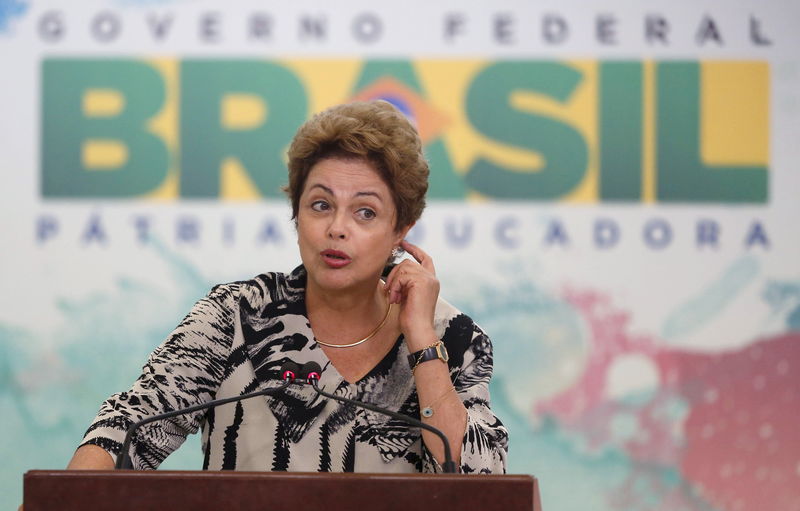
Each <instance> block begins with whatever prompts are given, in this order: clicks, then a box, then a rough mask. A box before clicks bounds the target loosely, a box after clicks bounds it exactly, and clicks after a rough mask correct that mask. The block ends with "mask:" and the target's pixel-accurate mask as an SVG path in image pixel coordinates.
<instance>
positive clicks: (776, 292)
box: [762, 281, 800, 331]
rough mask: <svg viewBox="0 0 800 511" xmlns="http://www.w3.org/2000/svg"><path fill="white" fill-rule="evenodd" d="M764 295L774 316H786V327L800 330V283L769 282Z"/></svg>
mask: <svg viewBox="0 0 800 511" xmlns="http://www.w3.org/2000/svg"><path fill="white" fill-rule="evenodd" d="M762 296H763V298H764V301H765V302H766V303H767V305H769V307H770V309H771V311H772V314H773V315H774V316H778V317H779V316H781V315H785V316H786V320H785V323H786V328H788V329H789V330H795V331H798V330H800V283H797V282H777V281H771V282H768V283H767V286H766V288H765V289H764V293H763V294H762Z"/></svg>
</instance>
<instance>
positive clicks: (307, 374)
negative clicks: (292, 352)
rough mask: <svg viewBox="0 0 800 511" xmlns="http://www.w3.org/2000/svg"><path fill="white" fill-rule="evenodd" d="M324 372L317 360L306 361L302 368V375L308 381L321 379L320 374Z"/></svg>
mask: <svg viewBox="0 0 800 511" xmlns="http://www.w3.org/2000/svg"><path fill="white" fill-rule="evenodd" d="M320 373H322V368H321V367H320V365H319V364H318V363H316V362H306V363H305V364H303V367H302V368H301V369H300V377H301V378H305V379H306V380H308V381H311V380H316V381H319V375H320Z"/></svg>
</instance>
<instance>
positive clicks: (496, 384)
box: [459, 263, 800, 511]
mask: <svg viewBox="0 0 800 511" xmlns="http://www.w3.org/2000/svg"><path fill="white" fill-rule="evenodd" d="M742 268H744V269H746V270H748V273H752V271H750V270H751V269H750V268H749V267H746V266H743V264H742V263H739V264H738V266H737V265H734V266H733V267H732V268H731V269H730V270H729V271H727V272H726V273H725V275H726V276H729V275H733V276H734V277H737V278H738V277H740V276H741V275H740V274H741V273H742V272H741V271H739V270H742ZM511 273H512V274H513V276H511V275H510V276H509V279H508V282H507V283H506V284H507V285H506V286H503V285H502V284H499V285H498V284H497V283H496V282H495V283H493V284H492V286H491V287H490V286H487V285H485V283H484V284H483V285H481V286H477V290H476V291H475V292H474V293H473V294H472V295H470V294H469V293H467V294H466V295H467V296H470V299H471V300H472V301H471V304H470V307H469V308H470V309H471V310H469V311H467V312H469V313H470V314H472V315H473V317H475V318H476V320H477V321H478V322H479V324H481V325H482V326H483V327H484V328H485V329H486V330H487V331H488V332H490V333H491V336H492V339H493V341H494V347H495V377H494V380H493V382H492V399H493V408H494V409H495V410H496V412H497V413H498V415H499V416H500V417H501V419H502V420H503V421H504V422H505V423H506V424H507V426H508V427H509V430H510V433H511V453H510V458H509V459H510V463H511V466H510V469H511V471H512V472H524V473H533V474H535V475H537V476H538V477H539V479H540V483H541V485H542V493H543V500H544V503H543V504H544V505H545V506H546V507H552V506H554V507H555V508H556V509H559V510H582V509H592V510H599V511H622V510H625V511H646V510H647V511H650V510H664V511H666V510H676V509H677V510H685V511H749V510H763V509H781V510H787V511H800V435H799V434H798V431H800V430H798V417H800V414H798V411H800V331H797V329H796V327H795V322H796V316H797V315H798V307H800V305H799V304H800V286H797V285H795V284H793V283H777V282H767V284H766V286H764V287H765V291H764V292H763V294H762V298H763V299H764V301H765V302H766V303H767V304H768V305H769V306H770V308H771V309H772V310H773V314H774V315H775V316H776V317H780V318H782V321H783V324H784V332H783V333H780V334H776V335H769V336H764V337H761V338H756V339H752V340H751V341H750V342H749V343H747V345H746V347H744V348H737V349H731V350H728V351H721V350H717V349H715V350H713V351H708V352H703V351H696V352H690V351H687V350H685V349H676V348H675V347H673V346H672V345H671V343H669V342H668V341H667V340H665V339H663V338H660V337H658V336H656V335H653V334H647V333H637V332H632V331H631V327H630V325H631V324H632V314H631V313H630V312H628V311H625V310H620V309H619V308H618V307H616V306H615V304H614V303H613V300H612V299H611V297H610V295H609V294H607V293H605V292H601V291H594V290H587V289H582V288H577V287H575V286H567V287H565V288H564V289H563V290H562V291H560V292H559V293H557V294H552V293H547V292H545V291H543V290H541V289H537V288H536V286H534V285H533V284H532V282H533V281H535V279H534V278H524V277H522V276H524V275H525V273H526V272H525V271H524V270H523V269H521V268H515V270H514V271H513V272H511ZM739 280H741V279H739ZM721 285H722V283H721V281H720V280H717V281H714V282H712V283H711V288H710V290H709V291H707V292H706V293H705V295H702V296H707V297H708V296H710V297H712V298H713V297H715V296H716V291H715V290H716V288H718V287H720V286H721ZM739 287H741V286H739ZM459 305H462V306H463V304H461V303H459ZM717 305H718V306H715V307H708V308H707V309H708V311H710V312H709V314H716V313H719V312H721V311H722V309H723V308H724V306H722V305H721V304H717ZM464 308H465V309H467V307H464ZM673 317H674V316H673ZM712 319H713V318H708V317H700V316H695V317H694V318H693V321H696V322H697V323H700V322H702V323H705V322H708V321H712Z"/></svg>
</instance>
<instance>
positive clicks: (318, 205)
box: [311, 200, 330, 211]
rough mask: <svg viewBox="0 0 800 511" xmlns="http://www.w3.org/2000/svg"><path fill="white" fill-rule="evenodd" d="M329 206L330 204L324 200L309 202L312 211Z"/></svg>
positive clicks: (322, 209) (321, 209) (325, 208)
mask: <svg viewBox="0 0 800 511" xmlns="http://www.w3.org/2000/svg"><path fill="white" fill-rule="evenodd" d="M329 208H330V206H329V205H328V203H327V202H325V201H324V200H316V201H314V202H312V203H311V209H313V210H314V211H325V210H327V209H329Z"/></svg>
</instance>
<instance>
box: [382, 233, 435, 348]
mask: <svg viewBox="0 0 800 511" xmlns="http://www.w3.org/2000/svg"><path fill="white" fill-rule="evenodd" d="M400 246H401V247H402V248H403V250H405V251H406V252H408V253H409V254H411V256H412V257H413V258H414V259H415V260H416V262H415V261H411V260H409V259H404V260H402V261H401V262H400V263H399V264H398V265H397V266H395V267H394V268H393V269H392V271H391V272H390V273H389V276H388V277H387V278H386V290H387V292H388V294H389V302H390V303H397V304H400V314H399V321H400V331H401V332H402V333H403V336H404V337H405V338H406V342H408V343H409V350H410V351H416V350H417V349H422V348H424V347H425V346H426V345H429V344H430V343H432V342H434V341H435V340H436V333H435V330H434V327H433V315H434V311H435V309H436V300H437V299H438V298H439V280H438V279H437V278H436V269H435V268H434V266H433V260H432V259H431V257H430V256H429V255H428V254H427V253H425V251H424V250H422V249H421V248H419V247H418V246H416V245H414V244H412V243H409V242H408V241H405V240H403V241H402V242H401V243H400Z"/></svg>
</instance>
